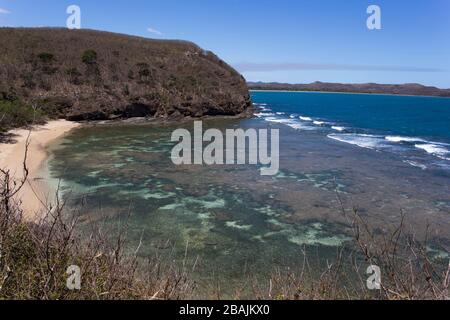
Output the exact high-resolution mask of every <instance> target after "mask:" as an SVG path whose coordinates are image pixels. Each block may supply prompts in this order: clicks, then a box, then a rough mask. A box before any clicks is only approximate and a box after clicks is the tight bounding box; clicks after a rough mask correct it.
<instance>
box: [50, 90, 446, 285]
mask: <svg viewBox="0 0 450 320" xmlns="http://www.w3.org/2000/svg"><path fill="white" fill-rule="evenodd" d="M345 96H350V95H345ZM253 98H254V100H255V101H256V102H257V103H259V104H260V105H261V104H263V105H261V106H262V107H263V108H265V109H267V110H263V111H262V112H266V113H274V114H275V115H266V116H261V114H259V118H256V119H250V120H208V121H206V122H205V123H204V127H205V129H206V128H207V127H214V128H219V129H225V128H237V127H239V128H243V129H245V128H266V127H273V128H279V129H280V153H281V155H280V168H281V169H280V171H279V173H278V174H277V175H276V176H273V177H271V176H261V175H260V174H259V168H258V167H256V166H250V165H244V166H241V165H239V166H226V165H225V166H200V165H191V166H175V165H173V164H172V162H171V160H170V150H171V148H172V146H173V145H174V143H172V142H170V134H171V132H172V131H173V130H174V129H175V128H176V127H174V126H167V125H165V126H160V127H155V126H153V125H140V126H137V125H135V126H118V127H110V126H98V127H84V128H82V129H79V130H75V131H73V132H72V133H71V134H70V135H69V136H67V137H66V138H65V139H64V140H63V141H60V142H59V143H58V145H56V146H55V147H54V148H53V150H52V155H53V157H52V158H51V161H50V162H49V170H50V172H51V174H52V176H53V177H54V178H61V179H62V191H63V193H64V194H65V196H66V197H68V198H69V199H70V206H71V207H72V208H82V209H81V213H82V218H83V221H85V223H87V224H89V223H93V222H95V221H100V220H102V219H103V218H104V217H105V216H108V217H109V219H110V221H112V222H113V223H114V221H117V220H118V219H120V218H123V217H124V216H127V213H128V212H129V211H131V218H130V221H129V223H130V232H129V237H130V240H131V245H137V243H138V242H139V239H140V238H141V237H142V247H141V250H140V254H141V255H142V256H151V255H153V254H155V253H156V252H158V253H161V252H162V253H163V254H167V255H170V256H172V257H174V258H175V259H176V260H178V261H183V260H184V259H185V255H186V249H187V257H188V258H187V259H188V263H191V264H193V263H194V262H195V261H196V260H197V258H199V260H198V264H197V268H196V273H195V274H196V277H197V278H198V279H199V281H200V283H201V285H202V286H204V287H205V288H206V287H208V285H209V286H211V285H212V283H215V282H219V283H220V284H221V286H222V287H223V288H224V291H226V290H227V288H229V287H232V286H233V285H235V284H237V283H240V282H241V281H243V280H244V279H245V278H246V277H248V276H249V275H253V276H254V275H259V276H261V277H263V276H265V275H267V274H268V273H270V272H271V271H272V270H273V269H274V268H276V267H282V268H291V269H296V268H299V267H300V266H301V264H302V262H303V255H302V248H304V247H306V249H307V251H308V252H311V253H313V254H314V256H317V257H318V258H319V260H321V261H325V260H326V259H331V258H333V257H334V256H335V254H336V248H337V247H338V246H341V245H343V244H344V245H345V244H349V242H348V241H349V240H350V237H351V230H350V224H349V220H348V219H347V218H346V217H345V216H344V215H343V214H342V210H341V207H340V203H339V201H338V199H337V193H338V194H339V196H340V198H341V199H342V201H343V202H344V207H345V209H347V210H349V209H350V208H352V207H357V208H358V209H359V212H360V213H361V215H363V216H364V218H366V219H367V221H368V222H369V223H370V224H371V225H372V226H374V228H376V229H377V230H379V231H380V232H382V231H383V230H385V229H386V226H389V225H394V224H395V223H396V222H398V221H399V217H400V213H401V211H402V210H403V211H404V212H405V213H406V214H407V218H408V223H409V226H410V227H411V228H412V230H413V231H414V232H415V233H416V234H417V235H418V236H419V237H420V236H424V232H425V225H426V223H427V222H429V223H430V224H431V228H430V230H431V233H432V243H438V242H439V243H440V244H441V245H442V244H443V245H444V247H443V249H442V247H439V250H438V251H436V252H439V254H442V250H444V253H445V251H448V247H445V246H446V245H447V246H448V244H449V239H448V238H449V237H450V232H449V230H450V196H449V195H450V183H449V181H450V174H449V172H448V170H447V169H445V167H444V166H442V165H441V166H438V165H436V166H433V165H431V163H432V162H426V166H427V168H426V169H424V170H423V169H421V168H419V167H417V166H414V165H411V164H410V163H408V162H406V161H413V160H411V159H414V160H415V161H417V162H419V160H417V159H415V158H414V156H415V154H414V152H415V151H416V150H414V151H411V150H410V149H408V148H409V145H407V146H404V147H405V149H406V151H405V152H404V153H401V152H398V151H396V152H391V151H390V149H388V151H386V150H384V149H383V148H380V147H378V145H377V147H376V148H367V147H360V146H358V145H355V144H351V143H345V142H342V141H338V140H337V139H333V138H332V137H333V136H332V137H331V138H330V135H332V134H333V132H337V131H336V130H335V129H333V128H331V127H332V126H339V125H342V126H344V125H343V124H341V123H340V122H339V121H337V120H332V119H329V118H327V119H325V117H314V115H313V114H305V115H303V114H301V113H300V112H299V111H296V114H295V115H297V114H299V115H298V116H297V118H298V117H299V116H300V115H301V116H302V117H303V118H304V119H303V120H302V119H300V118H298V119H299V121H297V118H295V117H294V113H293V112H292V111H291V110H290V109H289V108H291V107H289V108H287V107H286V108H285V109H283V108H282V107H280V105H277V104H276V103H274V102H272V104H273V105H272V106H271V105H270V103H271V101H272V100H271V99H275V98H273V97H271V98H270V99H267V97H265V96H264V95H259V96H255V95H254V97H253ZM352 99H353V97H352ZM266 100H267V102H264V101H266ZM281 100H282V99H281ZM281 105H282V103H281ZM276 112H278V113H279V114H276ZM305 117H310V118H311V119H306V118H305ZM330 117H331V116H330ZM280 119H281V121H280ZM313 121H316V124H314V123H313ZM333 121H334V122H333ZM322 122H323V123H322ZM325 123H327V124H328V123H330V125H325ZM349 124H350V121H348V122H346V123H345V126H346V129H345V130H347V131H346V134H352V133H355V132H353V131H352V130H349V129H348V128H349ZM183 127H186V128H187V129H190V130H191V131H192V124H191V123H186V124H183ZM368 129H370V128H368ZM355 131H356V130H355ZM356 134H359V133H356ZM371 134H372V133H371ZM377 134H379V135H380V136H381V135H382V134H381V133H380V132H377ZM372 135H373V134H372ZM442 139H444V138H443V137H441V140H442ZM341 140H342V139H341ZM385 140H386V139H385ZM391 140H398V139H391ZM431 156H433V155H431ZM419 158H420V157H419ZM420 159H422V160H423V158H420ZM431 161H435V162H436V163H439V162H440V161H446V160H444V159H439V158H436V159H434V160H431ZM421 163H422V162H421ZM431 249H432V250H437V249H434V248H431ZM206 290H207V289H206Z"/></svg>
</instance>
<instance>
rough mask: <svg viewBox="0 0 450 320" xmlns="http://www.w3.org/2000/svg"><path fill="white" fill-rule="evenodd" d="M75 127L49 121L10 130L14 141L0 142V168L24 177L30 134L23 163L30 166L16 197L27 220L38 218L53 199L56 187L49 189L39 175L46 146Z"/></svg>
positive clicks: (45, 154)
mask: <svg viewBox="0 0 450 320" xmlns="http://www.w3.org/2000/svg"><path fill="white" fill-rule="evenodd" d="M78 126H80V124H79V123H76V122H69V121H66V120H56V121H50V122H48V123H47V124H45V125H41V126H35V127H34V128H33V129H32V130H31V131H30V130H27V129H16V130H12V131H10V133H11V134H13V140H14V141H15V143H1V144H0V167H1V168H4V169H8V170H10V173H11V175H13V176H14V177H15V178H16V179H20V178H22V177H23V159H24V153H25V146H26V142H27V138H28V136H29V137H30V138H29V147H28V157H27V162H26V163H27V167H28V169H29V175H28V181H27V183H26V184H25V186H24V188H23V189H22V190H21V191H20V192H19V193H18V195H17V198H16V200H17V201H21V205H22V208H23V210H24V216H25V218H26V219H29V220H35V219H38V218H39V217H40V213H42V211H43V210H44V209H45V208H46V205H47V204H49V203H51V202H53V200H54V193H55V190H52V189H51V188H50V184H49V183H48V181H46V180H45V178H44V177H41V176H39V172H40V169H41V167H42V165H43V163H44V161H45V159H46V158H47V156H48V152H47V147H48V146H49V144H50V143H51V142H52V141H54V140H55V139H57V138H60V137H61V136H63V135H64V134H65V133H67V132H69V131H70V130H72V129H73V128H76V127H78Z"/></svg>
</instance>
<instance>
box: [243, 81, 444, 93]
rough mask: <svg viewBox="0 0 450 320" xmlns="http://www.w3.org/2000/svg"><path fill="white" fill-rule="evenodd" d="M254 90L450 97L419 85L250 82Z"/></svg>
mask: <svg viewBox="0 0 450 320" xmlns="http://www.w3.org/2000/svg"><path fill="white" fill-rule="evenodd" d="M247 85H248V86H249V88H250V89H252V90H289V91H324V92H354V93H376V94H398V95H412V96H437V97H450V89H439V88H436V87H428V86H423V85H421V84H417V83H407V84H377V83H363V84H345V83H329V82H319V81H317V82H314V83H309V84H290V83H278V82H270V83H265V82H248V83H247Z"/></svg>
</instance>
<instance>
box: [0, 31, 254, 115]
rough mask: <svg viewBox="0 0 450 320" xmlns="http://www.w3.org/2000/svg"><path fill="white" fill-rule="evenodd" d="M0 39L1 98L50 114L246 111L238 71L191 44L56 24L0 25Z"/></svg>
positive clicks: (243, 85) (248, 105)
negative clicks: (44, 26) (70, 28)
mask: <svg viewBox="0 0 450 320" xmlns="http://www.w3.org/2000/svg"><path fill="white" fill-rule="evenodd" d="M0 42H1V43H2V45H1V46H0V100H5V101H16V100H19V101H22V102H23V103H25V104H28V105H33V104H34V105H36V106H37V108H38V109H39V110H42V112H43V113H45V114H47V115H50V116H53V117H62V118H66V119H69V120H77V121H78V120H107V119H116V118H128V117H144V116H146V117H154V116H155V117H174V118H176V117H182V116H193V117H199V116H203V115H237V114H241V113H246V112H247V111H248V110H249V109H251V102H250V97H249V93H248V89H247V85H246V83H245V80H244V79H243V78H242V76H241V75H240V74H239V73H238V72H236V71H235V70H234V69H233V68H231V67H230V66H229V65H227V64H226V63H225V62H223V61H222V60H220V59H219V58H218V57H217V56H216V55H214V54H213V53H212V52H209V51H205V50H202V49H201V48H200V47H198V46H197V45H195V44H193V43H190V42H185V41H168V40H152V39H145V38H140V37H133V36H127V35H120V34H114V33H109V32H100V31H93V30H67V29H58V28H32V29H31V28H0ZM0 111H1V109H0Z"/></svg>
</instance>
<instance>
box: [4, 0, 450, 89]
mask: <svg viewBox="0 0 450 320" xmlns="http://www.w3.org/2000/svg"><path fill="white" fill-rule="evenodd" d="M71 4H75V5H78V6H80V7H81V13H82V28H89V29H99V30H107V31H113V32H120V33H126V34H133V35H139V36H143V37H149V38H168V39H185V40H190V41H193V42H195V43H197V44H198V45H200V46H201V47H203V48H205V49H208V50H212V51H214V52H215V53H217V54H218V55H219V56H220V57H221V58H222V59H224V60H225V61H227V62H228V63H230V64H232V65H233V66H235V67H236V68H237V69H238V70H239V71H241V72H242V73H243V74H244V76H245V77H246V78H247V79H248V80H251V81H258V80H261V81H279V82H292V83H294V82H298V83H304V82H313V81H316V80H318V81H331V82H354V83H361V82H379V83H406V82H418V83H423V84H427V85H435V86H438V87H445V88H450V40H449V39H450V1H449V0H414V1H407V0H385V1H384V0H371V1H366V0H345V1H339V0H315V1H312V0H308V1H306V0H278V1H274V0H272V1H267V0H188V1H182V0H163V1H162V0H160V1H152V0H146V1H144V0H128V1H125V0H114V1H106V0H96V1H92V0H91V1H88V0H70V1H66V0H39V1H36V0H0V25H1V26H14V27H16V26H26V27H34V26H61V27H64V26H65V23H66V19H67V17H68V15H67V14H66V8H67V7H68V6H69V5H71ZM371 4H375V5H378V6H380V8H381V13H382V16H381V19H382V20H381V21H382V29H381V30H369V29H368V28H367V27H366V20H367V17H368V14H367V13H366V9H367V7H368V6H369V5H371ZM149 29H150V30H152V31H153V32H150V31H149Z"/></svg>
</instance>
